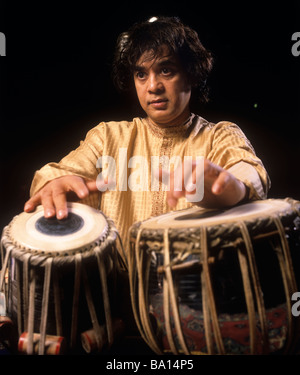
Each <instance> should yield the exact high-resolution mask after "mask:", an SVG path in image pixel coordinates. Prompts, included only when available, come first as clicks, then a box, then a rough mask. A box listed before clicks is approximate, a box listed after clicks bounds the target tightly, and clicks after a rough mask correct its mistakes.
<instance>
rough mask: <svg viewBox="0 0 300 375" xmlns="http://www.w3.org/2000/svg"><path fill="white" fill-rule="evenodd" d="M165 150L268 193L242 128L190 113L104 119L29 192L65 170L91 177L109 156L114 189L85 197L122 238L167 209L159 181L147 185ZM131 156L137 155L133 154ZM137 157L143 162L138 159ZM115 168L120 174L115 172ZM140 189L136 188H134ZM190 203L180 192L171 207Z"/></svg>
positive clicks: (257, 195) (254, 195) (253, 193)
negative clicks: (169, 119)
mask: <svg viewBox="0 0 300 375" xmlns="http://www.w3.org/2000/svg"><path fill="white" fill-rule="evenodd" d="M163 155H165V156H167V157H169V158H170V159H171V158H172V157H176V158H178V157H179V158H182V160H183V158H184V156H191V157H194V158H195V157H196V156H202V157H204V158H206V159H208V160H210V161H211V162H213V163H215V164H217V165H219V166H221V167H222V168H224V169H227V170H229V171H230V172H231V173H232V174H234V175H235V176H236V177H237V178H239V179H240V180H242V181H243V182H244V183H245V184H246V185H247V186H248V187H249V194H250V195H249V198H250V199H252V200H253V199H264V198H266V195H267V191H268V189H269V184H270V181H269V177H268V175H267V172H266V170H265V168H264V166H263V164H262V162H261V160H260V159H259V158H258V157H257V156H256V155H255V152H254V149H253V147H252V146H251V144H250V142H249V141H248V139H247V138H246V136H245V135H244V133H243V132H242V131H241V129H240V128H239V127H238V126H237V125H235V124H233V123H230V122H219V123H217V124H213V123H209V122H207V121H206V120H204V119H203V118H201V117H200V116H197V115H192V117H191V119H190V121H188V122H187V123H186V124H184V125H181V126H179V127H170V128H164V129H162V128H158V127H156V126H155V125H153V124H151V123H150V122H149V121H148V120H147V119H141V118H135V119H133V121H131V122H128V121H121V122H106V123H104V122H102V123H100V124H99V125H98V126H96V127H94V128H93V129H91V130H90V131H89V132H88V134H87V136H86V138H85V140H84V141H81V143H80V146H79V147H78V148H77V149H76V150H74V151H72V152H70V153H69V154H68V155H67V156H66V157H64V158H63V159H62V160H61V161H60V162H59V163H49V164H47V165H45V166H44V167H43V168H41V169H40V170H39V171H37V172H36V173H35V176H34V179H33V182H32V186H31V195H33V194H35V193H36V192H37V191H38V190H39V189H41V188H42V187H43V186H44V185H45V184H46V183H47V182H48V181H50V180H52V179H54V178H57V177H61V176H64V175H77V176H81V177H84V178H87V179H93V180H94V179H96V178H97V176H99V173H100V171H101V169H100V168H98V167H99V158H100V157H101V156H103V157H104V156H109V157H111V158H113V160H114V161H115V166H116V169H115V176H116V183H117V185H116V189H115V191H106V192H105V193H102V194H101V195H99V194H93V195H91V196H90V197H89V198H88V199H85V200H84V201H83V202H84V203H87V204H89V205H91V206H93V207H95V208H97V207H100V209H101V210H102V211H103V212H104V213H105V214H106V215H107V216H108V217H110V218H111V219H113V221H114V222H115V225H116V227H117V229H118V231H119V233H120V236H121V238H122V240H123V243H124V244H126V242H127V233H128V229H129V227H130V226H131V225H132V224H133V223H135V222H137V221H140V220H144V219H147V218H149V217H150V216H154V215H159V214H162V213H165V212H169V211H170V208H169V206H168V205H167V202H166V191H165V189H163V188H162V185H160V188H159V190H158V191H151V189H152V190H153V186H154V185H151V177H152V178H153V173H152V172H153V170H151V157H153V156H156V157H161V156H163ZM133 156H135V158H134V159H131V158H132V157H133ZM130 159H131V161H130ZM102 160H104V159H102ZM152 160H153V159H152ZM133 161H134V162H137V163H136V166H134V165H132V164H131V163H132V162H133ZM139 161H140V162H141V163H142V164H138V162H139ZM145 161H146V163H145ZM97 163H98V164H97ZM124 165H125V166H126V168H125V170H124V168H123V166H124ZM103 167H105V165H103ZM131 167H133V168H131ZM134 167H135V169H134ZM104 169H105V168H104ZM119 171H121V173H123V175H119ZM103 173H104V170H103ZM121 177H122V178H121ZM124 182H125V183H124ZM134 182H135V183H134ZM152 183H153V180H152ZM143 184H144V185H143ZM138 189H140V191H134V190H138ZM99 199H100V201H99ZM99 204H100V206H99ZM191 205H192V204H191V203H190V202H187V201H186V199H185V198H181V199H180V200H179V202H178V204H177V206H176V208H175V209H183V208H188V207H191Z"/></svg>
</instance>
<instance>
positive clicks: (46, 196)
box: [41, 190, 56, 218]
mask: <svg viewBox="0 0 300 375" xmlns="http://www.w3.org/2000/svg"><path fill="white" fill-rule="evenodd" d="M41 204H42V206H43V208H44V216H45V217H46V218H50V217H54V216H55V213H56V211H55V206H54V202H53V197H52V193H51V190H44V191H43V192H42V193H41Z"/></svg>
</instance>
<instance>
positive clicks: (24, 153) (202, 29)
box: [0, 0, 300, 227]
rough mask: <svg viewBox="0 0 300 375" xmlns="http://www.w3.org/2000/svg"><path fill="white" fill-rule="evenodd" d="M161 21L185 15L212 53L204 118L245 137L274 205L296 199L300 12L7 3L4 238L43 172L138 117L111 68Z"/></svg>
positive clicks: (200, 5) (0, 21)
mask: <svg viewBox="0 0 300 375" xmlns="http://www.w3.org/2000/svg"><path fill="white" fill-rule="evenodd" d="M155 15H175V16H179V17H180V18H181V19H182V21H184V22H186V23H188V24H189V25H190V26H192V27H193V28H195V29H196V30H197V31H198V33H199V35H200V39H201V40H202V42H203V44H204V45H205V46H206V47H207V48H208V49H209V50H211V51H212V52H213V54H214V58H215V67H214V70H213V72H212V75H211V78H210V81H209V83H210V87H211V95H210V103H209V104H208V105H205V106H199V108H197V112H198V113H199V114H200V115H202V116H203V117H205V118H207V119H208V120H210V121H220V120H230V121H233V122H236V123H237V124H238V125H239V126H240V127H241V128H242V129H243V131H244V132H245V133H246V135H247V136H248V138H249V139H250V140H251V142H252V144H253V145H254V147H255V149H256V152H257V154H258V155H259V156H260V157H261V158H262V160H263V162H264V164H265V166H266V168H267V170H268V172H269V174H270V177H271V179H272V188H271V191H270V194H269V196H270V197H275V198H282V197H287V196H289V197H293V198H296V199H300V192H299V167H298V161H299V134H300V133H299V131H298V127H299V125H300V110H299V103H300V85H299V84H300V71H299V68H300V56H299V57H295V56H293V55H292V52H291V48H292V45H293V43H294V42H293V41H292V39H291V38H292V34H293V33H295V32H300V22H299V17H300V6H299V2H296V1H289V2H285V3H284V5H282V3H281V2H271V1H270V2H266V1H265V2H262V1H260V2H258V1H256V0H254V1H243V2H239V3H233V2H223V1H222V2H210V3H209V4H208V3H207V2H203V1H197V2H196V1H190V0H185V1H182V2H172V1H165V2H163V1H159V2H151V3H148V2H140V3H137V2H130V1H124V2H110V3H108V4H107V3H106V2H100V1H97V2H88V1H85V2H82V3H81V2H80V3H79V2H75V3H73V4H72V3H67V2H62V1H61V2H60V3H55V2H53V1H51V2H50V1H44V2H40V3H35V2H30V3H28V2H21V1H20V2H10V4H8V2H1V5H0V31H1V32H3V33H5V35H6V41H7V50H6V53H7V56H6V57H2V58H1V59H0V88H1V90H0V93H1V101H0V120H1V147H0V148H1V202H0V203H1V205H0V226H1V227H2V226H3V225H5V224H7V223H8V222H9V221H10V219H11V218H12V216H13V215H15V214H17V213H19V212H20V211H21V210H22V209H23V204H24V202H25V200H26V199H27V198H28V191H29V187H30V182H31V179H32V177H33V173H34V171H35V170H36V169H38V168H40V167H41V166H42V165H44V164H45V163H46V162H48V161H57V160H59V159H60V158H61V157H62V156H64V155H65V154H66V153H67V152H69V151H70V150H71V149H73V148H74V147H76V146H77V145H78V143H79V141H80V140H81V139H83V138H84V136H85V134H86V132H87V130H89V129H90V128H91V127H93V126H95V125H97V124H98V123H99V122H100V121H106V120H121V119H131V118H132V117H133V116H136V115H140V114H141V112H140V109H139V108H138V107H136V106H135V105H132V104H130V100H129V99H128V97H122V96H120V95H119V94H118V93H117V92H116V90H115V89H114V87H113V85H112V81H111V78H110V63H111V58H112V55H113V49H114V44H115V41H116V38H117V36H118V35H119V33H120V32H123V31H125V30H127V28H128V27H129V26H130V25H131V24H132V23H133V22H136V21H139V20H144V19H147V18H150V17H151V16H155Z"/></svg>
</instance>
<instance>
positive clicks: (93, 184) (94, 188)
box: [85, 180, 98, 193]
mask: <svg viewBox="0 0 300 375" xmlns="http://www.w3.org/2000/svg"><path fill="white" fill-rule="evenodd" d="M85 184H86V187H87V188H88V190H89V192H91V193H95V192H97V191H98V188H97V183H96V181H95V180H86V181H85Z"/></svg>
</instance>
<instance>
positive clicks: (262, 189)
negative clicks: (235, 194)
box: [207, 121, 271, 200]
mask: <svg viewBox="0 0 300 375" xmlns="http://www.w3.org/2000/svg"><path fill="white" fill-rule="evenodd" d="M211 142H212V143H211V151H210V152H209V154H208V156H207V158H208V159H209V160H210V161H211V162H213V163H215V164H217V165H219V166H221V167H222V168H224V169H226V170H228V171H229V172H230V173H232V174H233V175H234V176H235V177H236V178H238V179H239V180H241V181H242V182H243V183H244V184H245V185H246V186H247V188H248V192H249V196H248V198H249V199H250V200H255V199H266V198H267V193H268V190H269V188H270V185H271V182H270V178H269V176H268V173H267V171H266V169H265V167H264V165H263V163H262V161H261V160H260V159H259V158H258V157H257V155H256V153H255V151H254V148H253V146H252V145H251V143H250V141H249V140H248V139H247V137H246V136H245V134H244V133H243V132H242V130H241V129H240V128H239V127H238V126H237V125H235V124H233V123H230V122H225V121H223V122H220V123H218V124H216V125H215V127H214V135H213V138H212V141H211Z"/></svg>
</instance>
